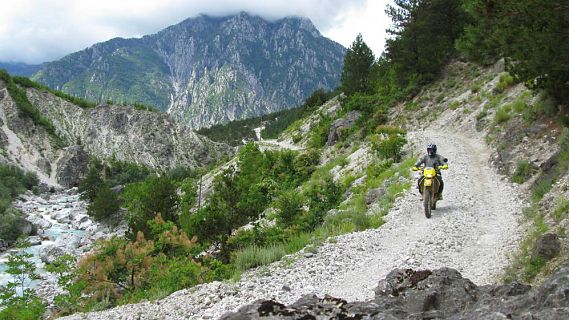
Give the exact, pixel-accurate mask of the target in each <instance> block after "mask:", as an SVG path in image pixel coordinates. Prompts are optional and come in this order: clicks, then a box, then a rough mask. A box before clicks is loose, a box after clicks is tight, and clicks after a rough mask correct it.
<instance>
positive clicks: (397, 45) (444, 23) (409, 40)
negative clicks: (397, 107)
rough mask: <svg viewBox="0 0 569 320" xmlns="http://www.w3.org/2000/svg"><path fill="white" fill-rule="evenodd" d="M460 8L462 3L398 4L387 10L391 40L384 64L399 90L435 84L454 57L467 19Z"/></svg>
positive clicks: (416, 0)
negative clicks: (438, 75) (437, 77)
mask: <svg viewBox="0 0 569 320" xmlns="http://www.w3.org/2000/svg"><path fill="white" fill-rule="evenodd" d="M461 4H462V0H431V1H426V0H395V1H394V6H391V5H388V6H387V10H386V13H387V15H388V16H389V17H390V18H391V21H392V28H390V29H388V30H387V32H388V33H389V34H390V35H391V36H392V38H390V39H388V40H387V41H386V50H385V60H386V61H388V63H389V69H391V70H394V75H395V80H396V81H397V84H398V85H399V86H401V87H406V86H408V85H409V84H413V83H417V84H422V83H426V82H429V81H432V80H433V79H434V78H435V77H436V76H437V74H438V72H439V71H440V69H441V67H442V66H443V65H444V64H445V63H447V62H448V60H449V59H450V58H451V57H452V56H453V54H454V53H455V49H454V42H455V40H456V39H457V38H458V37H459V36H460V35H461V34H462V31H463V26H464V24H465V21H466V17H467V15H466V13H465V12H464V10H463V9H462V7H461ZM382 72H384V73H385V74H387V75H389V74H390V72H386V71H385V70H383V71H382Z"/></svg>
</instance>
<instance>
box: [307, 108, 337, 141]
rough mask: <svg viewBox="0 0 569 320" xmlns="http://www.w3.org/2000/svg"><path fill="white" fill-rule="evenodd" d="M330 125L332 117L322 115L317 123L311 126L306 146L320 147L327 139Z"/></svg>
mask: <svg viewBox="0 0 569 320" xmlns="http://www.w3.org/2000/svg"><path fill="white" fill-rule="evenodd" d="M330 127H332V118H330V117H327V116H322V117H321V119H320V121H319V122H318V124H316V125H315V126H314V127H313V128H311V135H310V140H309V142H308V146H309V147H310V148H322V147H323V146H324V145H325V144H326V141H327V140H328V134H329V132H330Z"/></svg>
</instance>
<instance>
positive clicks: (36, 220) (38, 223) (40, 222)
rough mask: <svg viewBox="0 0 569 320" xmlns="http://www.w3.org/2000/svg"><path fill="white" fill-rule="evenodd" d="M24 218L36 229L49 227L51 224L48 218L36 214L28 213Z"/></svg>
mask: <svg viewBox="0 0 569 320" xmlns="http://www.w3.org/2000/svg"><path fill="white" fill-rule="evenodd" d="M26 220H28V221H29V222H30V223H31V224H33V225H34V226H35V227H36V228H37V229H38V230H45V229H49V228H51V226H52V223H51V222H50V221H49V220H46V219H44V218H43V217H40V216H37V215H30V216H28V217H26Z"/></svg>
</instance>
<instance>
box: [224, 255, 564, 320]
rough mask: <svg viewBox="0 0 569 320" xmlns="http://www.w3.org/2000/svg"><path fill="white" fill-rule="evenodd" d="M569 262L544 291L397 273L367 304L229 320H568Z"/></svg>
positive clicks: (274, 308)
mask: <svg viewBox="0 0 569 320" xmlns="http://www.w3.org/2000/svg"><path fill="white" fill-rule="evenodd" d="M567 292H569V262H566V263H565V264H564V265H562V266H561V267H560V268H559V269H558V271H557V272H556V273H555V274H554V275H552V276H551V277H550V278H549V279H548V280H546V281H545V282H544V283H543V284H542V285H541V286H539V287H537V288H533V289H532V288H531V287H530V286H527V285H523V284H518V283H512V284H505V285H488V286H476V285H475V284H474V283H472V282H471V281H470V280H468V279H465V278H463V277H462V276H461V274H460V273H459V272H458V271H456V270H454V269H449V268H442V269H437V270H433V271H430V270H423V271H415V270H411V269H396V270H393V271H392V272H391V273H389V274H388V275H387V277H386V278H385V279H383V280H381V281H380V282H379V284H378V287H377V288H376V290H375V298H374V299H373V300H370V301H364V302H347V301H345V300H342V299H337V298H333V297H330V296H324V297H322V298H319V297H317V296H315V295H307V296H304V297H302V298H301V299H299V300H298V301H297V302H295V303H293V304H291V305H288V306H286V305H283V304H281V303H278V302H276V301H271V300H259V301H256V302H254V303H253V304H250V305H247V306H244V307H242V308H240V309H239V311H237V312H232V313H228V314H226V315H224V316H223V317H222V319H224V320H237V319H251V320H252V319H468V320H470V319H473V320H474V319H567V316H568V315H569V295H568V294H567Z"/></svg>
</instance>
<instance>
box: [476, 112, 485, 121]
mask: <svg viewBox="0 0 569 320" xmlns="http://www.w3.org/2000/svg"><path fill="white" fill-rule="evenodd" d="M487 115H488V111H486V109H484V110H482V111H480V112H479V113H478V114H477V115H476V121H480V120H482V119H484V118H486V116H487Z"/></svg>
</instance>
